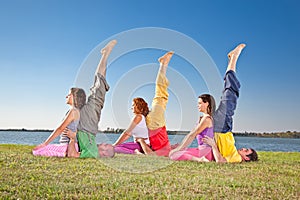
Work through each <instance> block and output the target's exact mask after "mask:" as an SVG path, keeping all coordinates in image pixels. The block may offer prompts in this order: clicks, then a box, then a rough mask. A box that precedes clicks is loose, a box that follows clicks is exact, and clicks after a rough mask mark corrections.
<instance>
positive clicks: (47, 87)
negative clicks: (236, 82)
mask: <svg viewBox="0 0 300 200" xmlns="http://www.w3.org/2000/svg"><path fill="white" fill-rule="evenodd" d="M0 5H1V6H0V27H1V29H0V70H1V71H0V87H1V98H0V113H1V116H0V128H29V129H32V128H41V129H48V128H49V129H53V128H54V127H55V126H56V125H57V124H58V123H59V122H60V121H61V119H62V118H63V116H64V114H65V112H66V111H67V109H68V107H67V106H66V105H65V95H66V94H67V92H68V89H69V88H70V87H72V86H74V85H75V84H76V78H77V75H78V73H79V71H80V69H81V66H82V63H83V62H84V60H85V59H86V58H87V57H88V55H89V54H90V52H91V51H92V50H93V49H94V48H95V47H97V46H98V45H99V44H101V43H102V42H103V41H105V40H107V39H108V38H111V37H112V36H114V35H117V34H119V33H122V32H124V31H128V30H131V29H136V28H143V27H160V28H165V29H168V30H173V31H177V32H179V33H182V34H184V35H186V36H187V37H189V38H191V39H193V40H194V41H195V42H197V43H198V44H200V45H201V46H202V47H203V48H204V49H205V51H206V52H207V53H208V54H209V55H210V57H211V59H212V60H213V61H214V63H215V64H216V66H217V69H218V70H219V73H220V74H223V73H224V71H225V67H226V64H227V57H226V55H227V53H228V51H229V50H231V49H232V48H233V47H234V46H235V45H237V44H239V43H240V42H245V43H246V44H247V47H246V49H245V50H244V52H243V53H242V55H241V57H240V60H239V62H238V71H237V72H238V77H239V79H240V81H241V83H242V88H241V95H240V99H239V102H238V108H237V111H236V115H235V117H234V131H242V132H243V131H249V132H250V131H254V132H273V131H274V132H275V131H288V130H290V131H300V123H299V119H300V106H299V102H300V92H299V86H300V78H299V76H300V66H299V63H300V56H299V52H300V48H299V47H300V39H299V35H300V13H299V8H300V3H299V1H297V0H286V1H282V0H265V1H260V0H252V1H240V0H239V1H238V0H233V1H230V2H228V1H199V0H194V1H158V0H154V1H140V0H131V1H121V0H120V1H111V0H110V1H77V0H75V1H67V0H63V1H58V0H51V1H50V0H44V1H39V0H35V1H29V0H24V1H23V0H19V1H15V0H0ZM144 39H145V41H146V40H147V38H144ZM122 42H123V41H119V44H118V45H119V48H120V47H121V46H122ZM141 45H142V44H141ZM170 45H171V44H170ZM116 48H117V46H116ZM164 52H165V51H162V50H157V49H152V50H145V49H144V50H143V51H136V52H131V53H128V54H125V55H122V56H121V57H120V58H118V59H116V60H114V61H113V62H112V63H111V66H110V67H111V68H109V70H108V75H107V80H108V82H109V83H110V85H111V90H110V91H109V93H108V95H107V99H106V103H105V108H104V110H103V115H102V122H101V123H100V127H99V128H100V129H106V127H118V126H121V128H126V124H127V123H128V120H129V118H130V104H131V103H130V101H131V99H132V97H134V96H143V97H144V98H146V99H147V100H148V101H150V100H151V98H152V92H153V84H148V85H147V84H146V83H145V85H143V87H141V88H137V89H136V91H133V93H131V95H130V96H128V97H127V98H124V99H122V98H121V99H114V98H113V95H112V94H113V92H114V91H115V89H116V87H118V84H117V83H118V81H119V80H121V79H122V75H124V74H126V73H127V72H130V70H134V69H139V66H142V65H143V64H147V63H155V62H156V59H157V57H158V56H160V55H162V54H163V53H164ZM175 53H176V52H175ZM187 53H189V54H192V53H196V52H187ZM185 65H186V66H185ZM188 65H189V63H187V62H185V61H184V59H180V57H179V56H177V55H175V57H174V59H173V60H172V61H171V63H170V68H171V69H170V72H168V73H170V76H171V73H172V72H177V73H179V74H181V75H182V76H183V77H185V79H186V81H188V82H189V84H190V87H191V88H192V89H193V91H194V92H195V93H197V94H196V95H199V94H201V93H203V92H208V91H207V89H206V88H205V87H198V86H199V85H204V84H205V83H204V84H202V83H203V80H201V77H200V78H199V82H198V80H196V79H195V77H193V74H194V72H193V71H192V69H193V68H192V67H189V66H188ZM148 67H149V66H148ZM153 67H154V68H155V67H157V66H155V65H154V66H153ZM156 69H157V68H156ZM156 69H155V70H156ZM155 70H154V71H155ZM145 76H147V74H145ZM149 76H150V75H149ZM123 77H124V76H123ZM147 77H148V76H147ZM88 78H90V80H89V81H92V77H88ZM135 78H136V79H138V80H140V81H141V80H144V78H145V77H142V76H139V77H135ZM216 81H220V80H216ZM127 82H128V81H127ZM129 82H130V80H129ZM173 83H174V81H173ZM197 84H198V85H197ZM171 85H172V81H171ZM122 87H125V86H124V85H122ZM170 87H171V86H170ZM173 87H174V86H173ZM176 89H178V87H175V89H174V91H170V93H171V95H170V101H169V105H168V111H167V123H168V124H167V128H168V129H171V130H173V129H181V130H189V129H191V128H192V127H193V126H194V124H195V122H196V121H197V117H198V116H199V114H198V113H197V105H196V102H197V99H196V98H188V97H187V98H186V99H184V100H183V99H180V98H178V96H177V94H178V93H180V92H182V91H185V88H184V87H183V88H182V89H181V91H179V90H178V91H176ZM146 91H147V92H146ZM87 92H88V91H87ZM213 95H215V96H218V95H219V94H213ZM181 101H182V102H181ZM120 102H126V105H127V104H128V106H127V107H126V106H125V108H120V113H123V114H124V112H125V113H126V115H128V116H129V117H127V118H126V117H125V118H124V120H121V121H122V122H120V119H119V118H118V117H117V118H118V119H117V121H118V122H116V117H115V116H113V115H116V112H115V111H114V112H113V111H112V108H115V107H117V105H118V104H121V103H120ZM191 107H192V108H194V109H195V112H193V113H192V114H190V115H189V114H185V115H184V116H183V115H182V113H184V112H183V111H182V110H189V109H191ZM120 116H123V115H121V114H120Z"/></svg>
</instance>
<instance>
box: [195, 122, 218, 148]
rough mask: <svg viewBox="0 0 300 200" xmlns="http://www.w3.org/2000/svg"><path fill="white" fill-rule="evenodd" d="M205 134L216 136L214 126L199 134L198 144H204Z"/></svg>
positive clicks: (211, 136)
mask: <svg viewBox="0 0 300 200" xmlns="http://www.w3.org/2000/svg"><path fill="white" fill-rule="evenodd" d="M205 135H207V136H208V137H210V138H214V127H213V126H212V127H209V128H206V129H204V130H203V131H202V132H201V133H199V134H198V135H197V141H198V145H203V142H202V138H204V136H205ZM204 145H206V144H204Z"/></svg>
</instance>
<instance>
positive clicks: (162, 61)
mask: <svg viewBox="0 0 300 200" xmlns="http://www.w3.org/2000/svg"><path fill="white" fill-rule="evenodd" d="M173 54H174V52H173V51H169V52H168V53H166V54H165V55H163V56H162V57H160V58H159V59H158V62H159V63H160V64H162V66H168V64H169V62H170V60H171V58H172V56H173Z"/></svg>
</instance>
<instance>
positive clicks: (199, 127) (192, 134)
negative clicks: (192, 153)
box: [169, 117, 211, 155]
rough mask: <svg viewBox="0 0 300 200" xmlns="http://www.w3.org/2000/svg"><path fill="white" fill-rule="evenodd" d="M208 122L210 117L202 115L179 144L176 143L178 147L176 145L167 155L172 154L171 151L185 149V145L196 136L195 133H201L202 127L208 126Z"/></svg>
mask: <svg viewBox="0 0 300 200" xmlns="http://www.w3.org/2000/svg"><path fill="white" fill-rule="evenodd" d="M210 124H211V119H210V118H208V117H203V118H202V119H201V121H200V123H199V124H198V125H197V126H196V127H195V128H194V129H193V130H191V132H190V133H189V134H187V135H186V136H185V137H184V139H183V141H182V142H181V144H180V145H178V147H176V148H175V149H173V150H172V151H171V152H170V154H169V155H172V154H173V153H175V152H177V151H181V150H183V149H185V148H186V147H188V146H189V145H190V144H191V143H192V142H193V140H194V139H195V138H196V136H197V134H198V133H201V132H202V131H203V130H204V129H206V128H207V127H209V125H210Z"/></svg>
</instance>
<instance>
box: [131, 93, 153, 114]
mask: <svg viewBox="0 0 300 200" xmlns="http://www.w3.org/2000/svg"><path fill="white" fill-rule="evenodd" d="M133 103H134V104H135V106H136V107H137V109H138V110H139V111H140V112H141V114H142V115H144V116H145V117H146V116H147V115H148V113H149V108H148V104H147V102H146V101H145V100H144V99H143V98H140V97H137V98H134V99H133Z"/></svg>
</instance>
